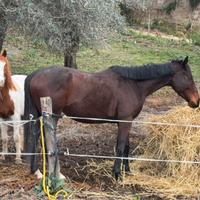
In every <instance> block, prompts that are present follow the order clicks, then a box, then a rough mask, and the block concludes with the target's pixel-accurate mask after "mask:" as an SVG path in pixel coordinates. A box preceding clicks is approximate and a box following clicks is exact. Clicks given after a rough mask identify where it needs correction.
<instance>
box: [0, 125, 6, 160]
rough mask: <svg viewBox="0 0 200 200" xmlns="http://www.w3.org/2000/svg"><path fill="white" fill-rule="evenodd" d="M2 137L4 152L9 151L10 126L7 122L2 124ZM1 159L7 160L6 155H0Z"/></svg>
mask: <svg viewBox="0 0 200 200" xmlns="http://www.w3.org/2000/svg"><path fill="white" fill-rule="evenodd" d="M1 139H2V152H3V153H5V154H6V153H8V127H7V125H5V124H1ZM0 159H1V160H5V155H3V154H2V155H1V156H0Z"/></svg>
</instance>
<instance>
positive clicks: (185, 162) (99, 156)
mask: <svg viewBox="0 0 200 200" xmlns="http://www.w3.org/2000/svg"><path fill="white" fill-rule="evenodd" d="M17 154H18V153H4V152H0V155H17ZM42 154H43V153H21V155H27V156H31V155H42ZM45 155H49V156H51V155H52V153H50V152H48V153H45ZM59 155H64V156H66V157H67V156H69V157H81V158H95V159H112V160H113V159H120V160H129V161H144V162H165V163H181V164H200V161H190V160H163V159H154V158H143V157H118V156H103V155H91V154H75V153H69V149H67V151H64V152H59Z"/></svg>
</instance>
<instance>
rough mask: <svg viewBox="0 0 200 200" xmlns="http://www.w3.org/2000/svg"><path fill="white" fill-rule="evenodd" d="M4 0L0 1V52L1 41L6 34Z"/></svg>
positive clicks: (0, 49)
mask: <svg viewBox="0 0 200 200" xmlns="http://www.w3.org/2000/svg"><path fill="white" fill-rule="evenodd" d="M4 3H5V2H3V1H1V2H0V53H1V51H2V47H3V42H4V39H5V36H6V30H7V20H6V12H5V4H4Z"/></svg>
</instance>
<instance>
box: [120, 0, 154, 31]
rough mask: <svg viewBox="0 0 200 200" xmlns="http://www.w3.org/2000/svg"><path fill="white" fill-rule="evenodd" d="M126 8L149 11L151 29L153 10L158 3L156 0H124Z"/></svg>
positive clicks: (149, 26)
mask: <svg viewBox="0 0 200 200" xmlns="http://www.w3.org/2000/svg"><path fill="white" fill-rule="evenodd" d="M122 4H124V6H126V9H130V10H132V11H133V12H134V10H137V11H141V13H142V12H148V30H150V29H151V10H152V9H153V8H154V7H155V6H156V5H157V1H155V0H124V1H123V3H122Z"/></svg>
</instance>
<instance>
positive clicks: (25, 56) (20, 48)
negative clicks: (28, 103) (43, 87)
mask: <svg viewBox="0 0 200 200" xmlns="http://www.w3.org/2000/svg"><path fill="white" fill-rule="evenodd" d="M4 48H6V49H7V50H8V52H9V57H10V60H11V67H12V72H13V74H16V73H17V74H29V73H31V72H32V71H34V70H36V69H38V68H41V67H46V66H49V65H54V64H61V65H62V63H63V56H62V54H58V53H57V54H56V53H55V52H51V51H50V50H49V49H48V48H47V47H45V45H44V44H42V43H39V42H32V41H31V40H29V41H28V40H24V39H23V38H22V37H18V36H13V35H9V36H7V38H6V43H5V45H4ZM186 55H188V56H189V64H190V65H191V67H192V71H193V75H194V77H195V80H196V81H197V82H200V46H195V45H193V44H188V43H186V42H184V41H183V42H177V41H171V40H169V39H163V38H160V37H153V36H144V35H142V34H138V33H136V32H134V30H129V31H127V33H126V34H124V35H113V37H111V38H110V40H109V41H108V44H106V45H104V46H103V47H101V48H98V49H96V50H95V49H89V48H81V49H80V51H79V52H78V55H77V63H78V68H79V69H80V70H82V71H90V72H95V71H100V70H102V69H106V68H107V67H109V66H111V65H133V66H134V65H143V64H147V63H164V62H167V61H170V60H172V59H176V58H180V57H182V58H183V57H185V56H186Z"/></svg>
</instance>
